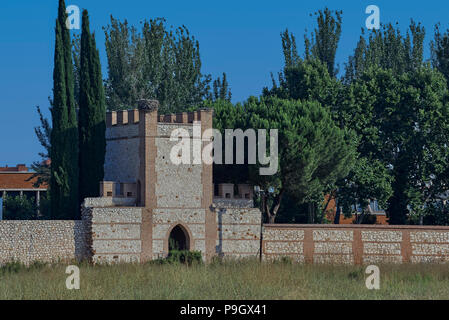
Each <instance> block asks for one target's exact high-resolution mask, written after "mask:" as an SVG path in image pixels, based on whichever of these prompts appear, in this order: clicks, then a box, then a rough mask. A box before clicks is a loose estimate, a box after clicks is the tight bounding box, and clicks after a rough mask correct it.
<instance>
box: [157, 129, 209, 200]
mask: <svg viewBox="0 0 449 320" xmlns="http://www.w3.org/2000/svg"><path fill="white" fill-rule="evenodd" d="M175 129H184V130H186V131H187V132H188V133H189V136H190V139H188V143H190V161H191V164H179V165H176V164H173V163H172V161H171V160H170V151H171V150H172V147H173V146H174V145H177V144H178V143H179V142H178V141H170V135H171V133H172V130H175ZM192 129H193V126H192V124H179V123H158V126H157V134H158V137H157V138H156V148H157V156H156V164H155V168H156V175H157V177H156V201H157V204H156V207H157V208H199V207H201V200H202V196H203V185H202V181H201V174H202V169H203V165H202V162H200V163H199V164H193V140H194V139H193V130H192ZM197 139H198V138H197ZM198 142H199V143H201V140H199V139H198Z"/></svg>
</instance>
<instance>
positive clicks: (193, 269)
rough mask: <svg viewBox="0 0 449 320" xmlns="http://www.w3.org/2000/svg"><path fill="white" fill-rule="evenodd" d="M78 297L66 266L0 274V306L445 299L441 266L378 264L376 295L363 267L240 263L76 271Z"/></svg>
mask: <svg viewBox="0 0 449 320" xmlns="http://www.w3.org/2000/svg"><path fill="white" fill-rule="evenodd" d="M79 267H80V276H81V277H80V278H81V288H80V290H68V289H66V286H65V281H66V278H67V277H68V275H67V274H66V273H65V268H66V265H62V264H59V265H52V266H50V265H44V264H34V265H32V266H30V267H29V268H26V267H24V266H22V265H19V264H9V265H7V266H4V267H1V268H0V299H449V266H448V265H444V264H441V265H429V264H426V265H379V268H380V290H368V289H367V288H366V286H365V277H366V276H367V275H365V268H364V267H362V266H331V265H301V264H290V263H281V262H277V263H263V264H260V263H259V262H258V261H256V260H254V261H250V260H248V261H240V262H224V263H213V264H209V265H198V264H196V265H192V266H185V265H170V264H156V263H150V264H145V265H138V264H122V265H113V266H98V265H97V266H93V265H89V264H84V263H83V264H80V265H79Z"/></svg>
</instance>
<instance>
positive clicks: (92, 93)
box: [78, 10, 106, 203]
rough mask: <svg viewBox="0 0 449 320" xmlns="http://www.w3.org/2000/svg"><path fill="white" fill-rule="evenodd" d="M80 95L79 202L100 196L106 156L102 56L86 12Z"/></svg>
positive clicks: (84, 17) (84, 13)
mask: <svg viewBox="0 0 449 320" xmlns="http://www.w3.org/2000/svg"><path fill="white" fill-rule="evenodd" d="M80 61H81V62H80V66H81V72H80V93H79V127H78V131H79V164H80V175H79V201H80V203H81V202H82V201H83V200H84V198H86V197H98V196H99V182H100V181H102V180H103V177H104V168H103V166H104V158H105V153H106V138H105V130H106V123H105V118H106V106H105V105H106V103H105V94H104V89H103V80H102V76H101V66H100V56H99V53H98V50H97V48H96V45H95V37H94V35H93V34H91V33H90V28H89V15H88V12H87V10H84V11H83V22H82V33H81V57H80Z"/></svg>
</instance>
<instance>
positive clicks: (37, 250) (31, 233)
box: [0, 220, 87, 264]
mask: <svg viewBox="0 0 449 320" xmlns="http://www.w3.org/2000/svg"><path fill="white" fill-rule="evenodd" d="M86 230H87V229H86V223H85V221H82V220H76V221H73V220H72V221H68V220H58V221H45V220H39V221H24V220H21V221H12V220H3V221H0V264H4V263H7V262H11V261H20V262H22V263H25V264H28V263H30V262H33V261H41V262H57V261H72V260H80V259H82V258H83V257H84V256H85V255H86V248H87V245H86V236H87V232H86Z"/></svg>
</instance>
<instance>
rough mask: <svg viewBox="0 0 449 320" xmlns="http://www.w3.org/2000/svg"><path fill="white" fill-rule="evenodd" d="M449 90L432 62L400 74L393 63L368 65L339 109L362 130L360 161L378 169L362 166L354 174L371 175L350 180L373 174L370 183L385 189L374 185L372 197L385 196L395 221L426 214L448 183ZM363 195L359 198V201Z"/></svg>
mask: <svg viewBox="0 0 449 320" xmlns="http://www.w3.org/2000/svg"><path fill="white" fill-rule="evenodd" d="M447 94H448V92H447V86H446V82H445V79H444V77H443V76H442V75H441V73H439V72H438V71H436V70H433V69H431V68H430V66H429V65H424V66H422V67H420V68H418V69H416V70H412V71H409V72H406V73H403V74H401V75H396V74H395V73H394V72H393V69H387V70H385V69H381V68H378V67H369V68H368V69H367V70H365V72H363V73H362V75H361V76H360V78H359V79H357V80H355V81H354V82H353V84H351V86H350V87H349V88H348V91H347V95H346V100H345V102H344V103H343V105H342V108H341V114H342V119H343V121H344V123H345V124H346V125H347V126H348V127H350V128H353V129H354V130H355V131H356V132H357V134H358V136H359V139H360V143H359V147H358V151H359V154H360V156H361V157H362V158H365V159H366V161H362V162H358V163H359V165H360V164H363V163H365V162H366V163H367V164H368V165H369V166H373V165H375V167H374V168H376V167H377V168H378V169H379V170H380V171H378V173H377V174H372V173H371V172H372V170H371V169H368V168H365V169H363V167H362V170H360V169H359V170H357V171H356V172H354V175H353V176H354V177H357V172H362V173H364V174H365V173H366V174H367V176H365V178H367V179H368V180H366V179H363V178H362V177H360V176H359V177H357V178H355V179H352V180H353V182H352V183H355V182H360V181H364V180H366V181H367V182H369V181H370V180H371V178H370V177H372V178H373V180H372V181H377V182H375V183H369V184H368V187H369V186H370V185H372V186H373V187H381V186H385V189H384V190H383V191H382V190H377V191H376V190H375V189H372V191H373V192H372V193H370V194H369V198H368V199H378V200H380V201H381V202H384V199H385V198H384V197H382V198H379V194H380V195H382V194H383V195H384V196H385V197H386V199H387V200H388V201H387V214H388V216H389V222H390V223H391V224H404V223H406V222H407V216H409V215H411V216H413V215H418V216H421V217H422V216H423V212H424V208H425V207H426V206H428V205H429V203H432V202H435V201H438V200H439V197H440V195H441V193H442V192H444V191H445V190H446V189H447V181H448V180H447V179H448V176H447V174H448V172H447V171H448V169H447V168H448V166H449V153H448V151H449V150H448V146H447V141H448V140H447V138H448V137H449V126H448V125H447V123H448V121H447V119H448V118H447V117H448V116H449V109H448V108H449V105H448V103H447ZM376 162H379V163H380V164H381V165H380V164H377V163H376ZM356 167H357V165H356ZM385 168H387V169H388V170H387V172H385ZM388 175H390V177H388ZM388 181H391V188H392V191H389V187H388V184H389V183H388ZM348 187H349V188H351V187H352V184H349V185H346V188H348ZM367 190H370V188H368V189H367ZM374 191H376V192H374ZM380 191H382V192H380ZM379 192H380V193H379ZM363 193H364V192H363ZM363 193H362V194H363ZM346 194H347V193H346ZM365 194H366V193H365ZM376 194H377V196H376ZM366 195H367V196H368V194H366ZM389 195H391V197H389ZM353 197H357V196H356V194H353ZM362 200H363V198H359V203H360V202H363V201H362ZM341 201H342V202H345V201H346V202H350V200H341Z"/></svg>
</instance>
